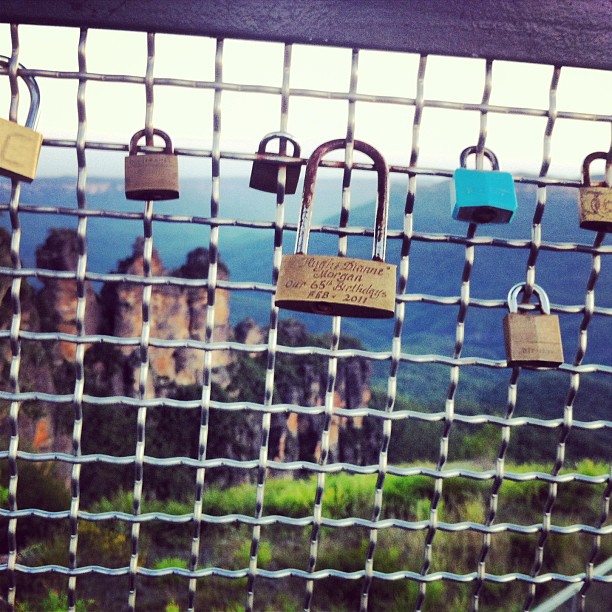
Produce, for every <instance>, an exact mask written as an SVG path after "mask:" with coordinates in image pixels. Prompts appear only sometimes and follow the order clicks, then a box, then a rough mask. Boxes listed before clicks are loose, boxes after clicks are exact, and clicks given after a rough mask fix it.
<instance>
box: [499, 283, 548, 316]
mask: <svg viewBox="0 0 612 612" xmlns="http://www.w3.org/2000/svg"><path fill="white" fill-rule="evenodd" d="M525 286H526V283H517V284H516V285H514V287H512V288H511V289H510V291H508V298H507V302H508V310H509V311H510V312H511V313H517V312H518V296H519V295H520V294H521V293H522V292H523V290H524V289H525ZM533 293H534V294H535V295H536V297H537V298H538V300H539V302H540V309H541V310H542V312H543V313H544V314H547V315H549V314H550V301H549V299H548V295H546V291H544V289H542V287H540V285H534V286H533Z"/></svg>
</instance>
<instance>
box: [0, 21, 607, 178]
mask: <svg viewBox="0 0 612 612" xmlns="http://www.w3.org/2000/svg"><path fill="white" fill-rule="evenodd" d="M19 37H20V54H19V59H20V62H21V63H22V64H24V65H25V66H27V67H28V68H36V69H44V70H53V71H77V69H78V64H77V61H78V57H77V50H78V40H79V31H78V29H75V28H45V27H40V26H20V28H19ZM283 52H284V47H283V45H282V44H278V43H262V42H250V41H236V40H227V41H225V46H224V57H223V79H224V81H226V82H229V83H244V84H264V85H271V86H276V87H278V86H280V85H281V82H282V67H283ZM10 53H11V37H10V30H9V26H8V25H7V24H0V54H4V55H10ZM214 58H215V40H213V39H208V38H194V37H184V36H171V35H162V34H158V35H157V36H156V59H155V76H156V77H174V78H183V79H193V80H204V81H212V80H214ZM146 60H147V40H146V34H144V33H128V32H109V31H104V30H91V31H90V32H89V35H88V40H87V69H88V71H90V72H94V73H108V74H128V75H136V76H144V74H145V70H146ZM418 62H419V58H418V56H417V55H412V54H400V53H383V52H373V51H362V52H361V53H360V56H359V81H358V92H359V93H369V94H374V93H376V94H382V95H388V96H402V97H409V98H413V97H415V96H416V82H417V68H418ZM350 63H351V51H350V50H349V49H336V48H317V47H310V46H304V45H294V46H293V54H292V68H291V83H290V86H291V87H292V88H307V89H317V90H326V91H333V92H346V91H347V90H348V87H349V79H350ZM551 76H552V67H551V66H542V65H530V64H518V63H513V62H503V61H496V62H494V64H493V89H492V94H491V101H490V102H491V104H494V105H503V106H517V107H525V108H533V109H547V108H548V105H549V86H550V81H551ZM484 77H485V61H484V60H478V59H463V58H442V57H438V56H430V57H429V58H428V61H427V71H426V77H425V98H426V99H434V100H448V101H454V102H474V103H478V102H480V101H481V98H482V93H483V87H484ZM38 82H39V85H40V88H41V92H42V95H41V98H42V100H41V114H40V118H39V123H38V129H39V131H41V132H42V133H43V134H44V135H45V137H47V138H58V139H61V138H67V139H74V138H75V137H76V130H77V114H76V108H77V107H76V93H77V85H78V83H77V81H75V80H67V79H49V78H39V79H38ZM9 93H10V92H9V88H8V81H7V79H6V77H3V78H2V80H0V114H2V115H3V116H7V115H8V108H9ZM154 95H155V110H154V124H155V126H156V127H159V128H161V129H163V130H165V131H167V132H168V133H169V134H170V135H171V136H172V138H173V142H174V144H175V145H178V146H191V147H197V148H202V149H210V148H211V146H212V112H213V95H214V92H213V91H212V90H204V89H199V90H198V89H194V88H184V87H166V86H156V87H155V94H154ZM21 100H22V102H23V104H22V105H21V110H20V115H21V111H23V114H24V115H25V112H26V111H27V108H26V107H27V94H26V92H25V89H24V95H23V97H22V98H21ZM86 105H87V107H86V108H87V139H88V140H97V141H109V142H122V143H127V142H129V140H130V137H131V136H132V134H133V133H134V132H136V131H137V130H139V129H141V128H142V127H143V125H144V117H145V91H144V86H143V85H137V84H124V83H120V84H117V83H98V82H90V83H88V85H87V92H86ZM347 109H348V103H347V102H346V101H337V100H325V99H314V98H307V97H301V96H299V97H298V96H296V97H292V98H291V100H290V105H289V131H290V132H291V133H292V134H293V135H294V136H295V137H296V138H297V140H298V141H299V142H300V144H301V145H302V155H309V154H310V152H311V151H312V150H313V149H314V148H315V147H316V146H317V145H319V144H320V143H322V142H324V141H326V140H330V139H332V138H342V137H344V136H345V133H346V121H347ZM557 109H558V110H559V111H575V112H585V113H597V114H604V115H609V114H611V113H612V73H610V72H605V71H597V70H583V69H575V68H563V69H562V71H561V78H560V81H559V89H558V95H557ZM413 112H414V109H413V107H409V106H400V105H396V104H372V103H365V102H358V103H357V111H356V124H355V137H356V138H359V139H361V140H365V141H367V142H369V143H370V144H372V145H373V146H375V147H377V148H378V149H380V151H381V152H382V153H383V155H384V156H385V157H386V159H387V161H388V162H389V163H391V164H401V165H407V164H408V160H409V156H410V149H411V144H412V121H413ZM279 125H280V96H277V95H267V94H252V93H243V92H224V93H223V97H222V124H221V135H222V141H221V147H222V149H224V150H230V151H239V152H254V151H255V150H256V148H257V144H258V142H259V140H260V139H261V138H262V137H263V135H264V134H266V133H268V132H271V131H275V130H277V129H279ZM479 125H480V114H479V113H478V112H465V111H451V110H443V109H435V108H426V109H425V111H424V113H423V119H422V127H421V133H420V157H419V165H420V166H422V167H427V168H444V169H449V170H452V169H453V168H454V167H456V166H457V165H458V157H459V153H460V152H461V150H462V149H463V148H465V147H466V146H469V145H472V144H476V141H477V138H478V130H479ZM545 125H546V119H545V118H543V117H525V116H519V115H506V114H500V113H490V114H489V116H488V136H487V143H486V145H487V146H488V147H489V148H491V149H492V150H493V151H494V152H495V153H496V154H497V156H498V158H499V160H500V165H501V169H502V170H508V171H511V172H515V173H519V174H526V175H537V174H538V172H539V168H540V164H541V161H542V153H543V148H542V138H543V134H544V129H545ZM610 139H611V133H610V124H609V123H607V122H594V121H577V120H569V119H558V120H557V124H556V125H555V128H554V132H553V139H552V150H551V153H552V163H551V168H550V173H549V174H550V175H551V176H569V177H571V178H578V177H579V171H580V165H581V162H582V159H583V158H584V157H585V156H586V155H587V154H588V153H590V152H592V151H595V150H607V149H608V148H609V147H610ZM123 157H124V154H123V153H108V152H104V153H94V152H90V151H88V171H89V176H103V175H109V174H110V175H117V176H120V175H122V172H123ZM226 168H227V169H231V170H232V171H236V169H238V171H240V170H242V169H244V172H245V173H247V172H249V170H250V164H246V163H245V164H233V165H232V164H227V165H226ZM202 169H203V166H202V160H193V159H185V158H182V159H181V174H182V175H183V176H184V175H189V174H198V173H199V172H202ZM601 170H603V164H602V166H601V168H599V167H597V168H594V171H595V172H599V171H601ZM75 172H76V161H75V155H74V150H69V149H68V150H62V149H56V148H53V149H51V148H48V147H47V148H45V149H44V150H43V154H42V156H41V161H40V166H39V176H53V175H63V174H74V173H75Z"/></svg>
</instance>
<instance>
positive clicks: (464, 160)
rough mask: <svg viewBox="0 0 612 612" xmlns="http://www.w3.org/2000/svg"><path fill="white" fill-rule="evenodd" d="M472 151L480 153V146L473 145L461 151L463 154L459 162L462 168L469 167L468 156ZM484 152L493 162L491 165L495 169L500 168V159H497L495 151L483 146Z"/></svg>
mask: <svg viewBox="0 0 612 612" xmlns="http://www.w3.org/2000/svg"><path fill="white" fill-rule="evenodd" d="M472 153H473V154H474V155H477V154H478V153H479V151H478V147H476V146H471V147H467V148H466V149H463V151H461V155H460V156H459V164H460V166H461V167H462V168H466V167H467V165H466V163H467V158H468V156H469V155H471V154H472ZM482 154H483V155H484V156H485V157H486V158H487V159H488V160H489V161H490V162H491V167H492V168H493V170H499V161H498V160H497V155H495V153H493V151H491V149H487V148H486V147H483V149H482Z"/></svg>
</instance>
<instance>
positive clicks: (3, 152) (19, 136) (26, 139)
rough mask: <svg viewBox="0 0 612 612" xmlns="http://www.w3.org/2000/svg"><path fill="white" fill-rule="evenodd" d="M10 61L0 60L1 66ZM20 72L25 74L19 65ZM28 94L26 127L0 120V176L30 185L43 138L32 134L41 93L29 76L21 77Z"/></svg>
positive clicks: (37, 134)
mask: <svg viewBox="0 0 612 612" xmlns="http://www.w3.org/2000/svg"><path fill="white" fill-rule="evenodd" d="M9 61H10V60H9V58H7V57H4V56H0V64H2V65H4V66H7V67H8V65H9ZM19 69H20V70H25V68H24V66H22V65H21V64H19ZM19 76H21V78H22V79H23V80H24V81H25V83H26V85H27V87H28V91H29V92H30V109H29V111H28V116H27V118H26V123H25V126H22V125H19V124H17V123H15V122H14V121H9V120H7V119H2V118H0V174H1V175H3V176H8V177H9V178H14V179H18V180H20V181H25V182H26V183H31V182H32V181H33V180H34V178H35V177H36V169H37V167H38V158H39V157H40V149H41V147H42V141H43V136H42V134H41V133H40V132H36V131H34V128H35V127H36V121H37V119H38V108H39V106H40V89H39V88H38V83H37V82H36V80H35V79H34V77H32V76H23V75H22V74H20V75H19Z"/></svg>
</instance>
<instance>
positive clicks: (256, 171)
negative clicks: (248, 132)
mask: <svg viewBox="0 0 612 612" xmlns="http://www.w3.org/2000/svg"><path fill="white" fill-rule="evenodd" d="M280 165H281V164H279V163H277V162H273V161H264V160H259V159H256V160H255V161H254V162H253V167H252V169H251V180H250V181H249V187H251V188H252V189H258V190H259V191H267V192H268V193H276V188H277V184H278V170H279V167H280ZM285 166H286V168H287V171H286V174H285V177H286V178H285V193H288V194H292V193H295V191H296V189H297V184H298V181H299V180H300V171H301V169H302V165H301V163H300V162H298V163H293V164H292V163H289V164H285Z"/></svg>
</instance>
